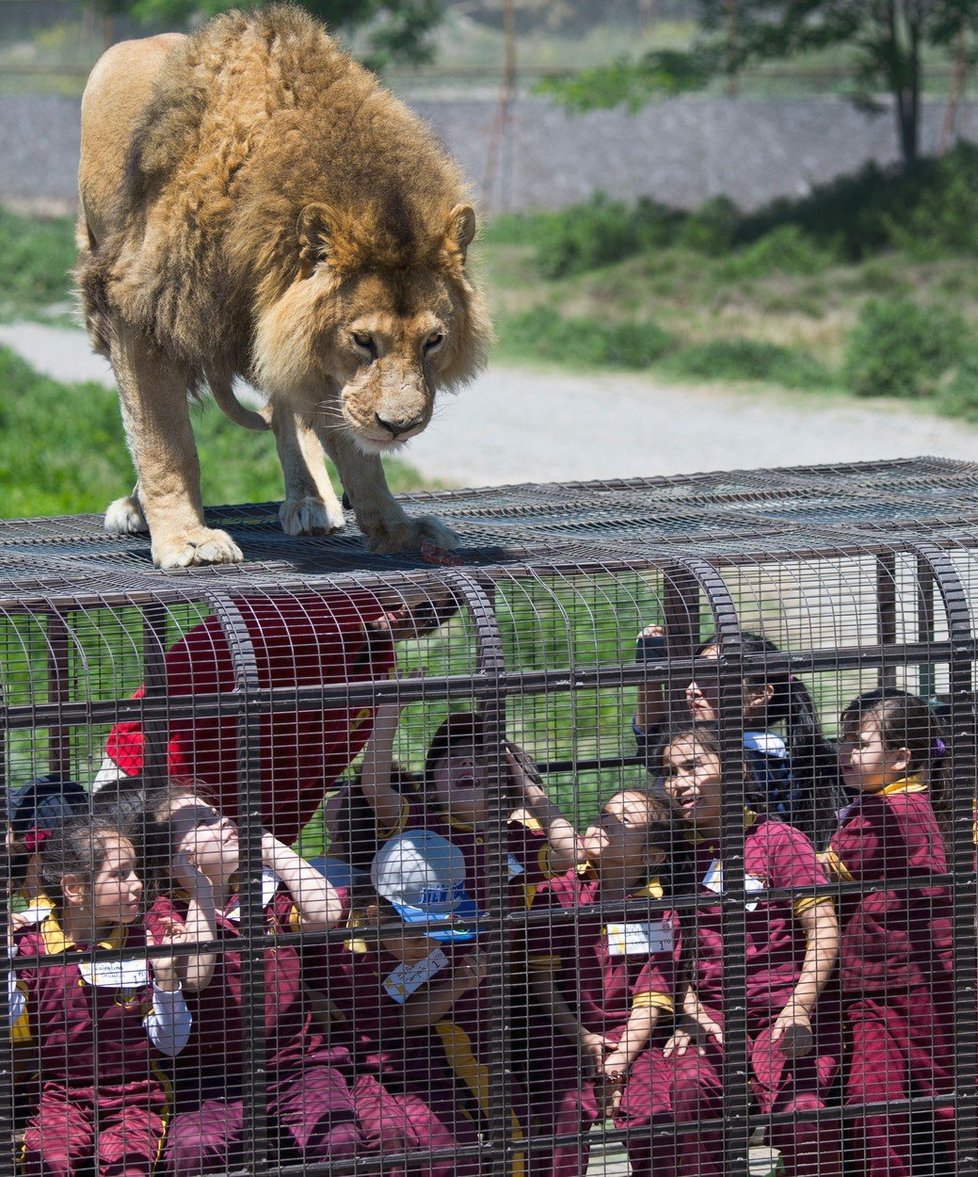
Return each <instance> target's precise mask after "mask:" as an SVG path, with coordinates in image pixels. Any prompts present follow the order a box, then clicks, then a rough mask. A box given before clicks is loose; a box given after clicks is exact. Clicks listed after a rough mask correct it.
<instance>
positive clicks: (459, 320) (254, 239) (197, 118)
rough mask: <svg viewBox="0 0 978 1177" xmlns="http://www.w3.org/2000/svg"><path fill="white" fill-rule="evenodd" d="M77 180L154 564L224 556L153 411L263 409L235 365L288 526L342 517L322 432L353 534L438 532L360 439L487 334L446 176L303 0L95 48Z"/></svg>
mask: <svg viewBox="0 0 978 1177" xmlns="http://www.w3.org/2000/svg"><path fill="white" fill-rule="evenodd" d="M79 189H80V198H81V217H80V220H79V230H78V238H79V251H80V252H79V265H78V281H79V288H80V290H81V294H82V300H83V303H84V308H85V313H86V319H87V322H88V327H89V332H90V335H91V337H92V341H93V345H94V346H95V347H96V348H97V349H98V350H100V351H102V352H104V353H105V354H107V355H108V356H109V357H110V359H112V362H113V366H114V368H115V370H116V375H117V377H118V379H119V384H120V392H121V396H122V403H123V416H124V419H125V421H126V426H127V434H128V438H129V444H130V448H131V449H132V451H133V455H134V458H135V460H136V464H137V468H138V473H139V486H138V491H139V496H138V499H139V503H138V506H139V507H140V508H141V509H142V511H143V512H144V513H145V518H146V522H147V523H148V525H149V528H150V531H151V533H152V539H153V549H154V559H156V562H157V563H160V564H163V565H164V566H167V565H173V564H183V563H196V562H205V561H209V560H212V559H216V560H227V559H237V558H240V553H238V551H237V549H236V547H235V546H234V545H233V542H232V541H230V539H229V538H227V537H224V533H220V532H210V531H208V530H207V529H206V528H204V526H203V520H202V514H201V509H200V502H199V486H198V485H197V483H198V474H197V470H196V454H195V452H194V451H193V443H192V437H190V441H189V450H188V443H187V438H188V436H189V424H188V425H187V427H186V428H184V424H183V422H182V420H181V421H178V422H176V424H175V426H174V428H173V429H172V430H171V429H170V428H169V427H168V424H167V423H168V421H169V419H170V418H171V417H172V416H173V415H174V414H176V413H178V410H177V408H176V407H175V406H176V405H177V402H178V401H180V402H181V403H182V404H183V411H184V412H185V411H186V395H187V394H188V393H191V394H192V393H194V392H195V391H197V390H198V389H199V388H201V387H203V386H204V385H205V384H207V385H209V386H210V387H211V388H212V390H213V391H214V392H215V395H216V397H217V399H218V401H219V403H221V405H222V407H223V408H224V409H225V411H226V412H228V414H229V415H230V416H232V418H233V419H236V420H238V422H239V423H243V424H248V425H250V427H252V428H254V427H258V428H261V427H262V425H263V424H264V422H263V421H262V420H261V419H260V418H258V417H257V415H256V414H250V413H248V411H247V410H244V409H242V408H241V407H240V406H239V405H237V402H235V401H234V399H233V396H232V394H231V382H232V380H233V378H234V377H235V376H238V375H240V376H244V377H247V378H249V379H251V380H252V381H253V382H255V383H256V384H258V386H259V387H260V388H261V389H262V390H263V391H264V392H265V394H266V395H267V396H268V398H269V404H270V409H269V411H268V412H267V413H266V414H264V416H266V417H269V418H270V419H271V424H272V427H273V429H274V430H275V433H276V441H277V443H278V447H279V453H280V456H281V458H282V464H283V469H284V472H285V478H286V504H285V506H284V508H283V525H284V526H285V527H286V529H287V530H290V531H300V530H329V529H331V528H332V527H334V526H338V525H339V524H340V523H341V522H342V516H341V514H340V513H339V507H338V504H336V502H335V496H333V495H332V491H331V490H330V489H329V486H328V481H327V480H326V478H325V474H324V472H323V471H321V470H317V469H315V467H316V465H317V463H318V464H319V466H321V464H322V448H323V447H325V449H326V451H327V452H328V453H329V454H330V456H332V457H333V458H334V460H335V461H336V463H337V466H338V468H339V471H340V475H341V477H342V479H343V481H344V484H345V485H346V487H347V489H348V491H349V493H350V496H351V498H352V501H353V506H354V509H355V511H356V513H357V517H358V521H359V522H360V524H361V526H362V527H363V529H364V531H365V533H366V534H367V537H368V540H369V541H370V542H371V544H372V546H374V547H376V548H378V549H381V550H400V549H405V548H413V547H416V546H417V545H418V543H419V542H420V541H421V539H422V538H424V537H425V536H428V537H429V538H433V539H435V540H436V541H439V542H445V543H448V542H451V536H450V533H448V532H447V531H446V529H444V527H443V526H441V525H440V524H438V523H437V521H435V520H408V519H407V517H406V516H405V515H404V513H403V512H402V511H401V509H400V508H399V507H398V506H397V504H396V503H395V502H394V500H393V499H392V498H391V496H390V494H389V492H388V491H387V488H386V484H385V483H384V480H383V474H382V470H381V466H380V463H379V460H378V458H377V455H378V454H379V453H381V452H385V451H388V450H391V449H393V448H395V447H396V446H397V445H399V444H400V443H401V442H402V441H403V440H404V438H406V437H408V436H412V435H414V434H416V433H417V432H419V431H420V429H423V428H424V427H425V425H427V423H428V421H429V420H430V416H431V412H432V408H433V400H434V395H435V392H436V390H437V389H438V388H446V387H447V388H451V387H454V386H457V385H459V384H461V383H463V382H464V381H466V380H467V379H469V378H470V377H471V376H472V375H473V374H475V373H476V372H477V371H478V370H479V368H480V367H481V365H482V364H483V362H484V359H485V349H486V345H487V343H488V340H489V336H490V327H489V322H488V317H487V314H486V309H485V305H484V302H483V300H482V298H481V296H480V294H479V292H478V291H477V289H476V288H475V287H474V285H473V284H472V282H471V281H470V279H469V276H468V273H467V271H466V250H467V247H468V245H469V243H470V241H471V238H472V235H473V233H474V219H473V217H472V212H471V209H469V208H468V207H467V205H466V204H465V186H464V184H463V182H462V178H461V175H460V173H459V171H458V169H457V168H456V166H455V165H454V164H453V163H452V162H451V160H449V159H448V157H447V156H446V155H445V153H444V152H443V150H442V149H441V148H440V146H439V145H438V143H437V142H436V140H435V139H434V137H433V136H432V135H431V133H430V132H429V131H428V130H427V128H426V127H425V126H424V124H423V123H422V122H421V121H420V120H419V119H418V118H417V117H416V116H415V115H413V114H412V113H411V112H410V111H408V110H407V108H406V107H404V106H403V105H402V104H401V103H400V102H398V101H397V99H395V98H394V97H393V96H392V95H391V94H389V93H388V92H387V91H385V90H384V89H383V88H382V87H381V86H380V85H379V83H378V82H377V81H376V79H375V78H374V77H373V76H372V75H371V74H370V73H369V72H368V71H366V70H364V69H363V68H362V67H360V66H359V65H357V64H356V63H355V62H353V61H352V60H351V59H350V58H349V57H347V56H346V55H345V54H343V53H342V52H341V51H340V50H339V49H338V47H337V46H336V44H335V43H334V42H333V41H332V40H331V39H330V37H329V36H328V35H327V34H326V32H325V31H324V29H323V28H322V27H321V26H320V25H318V24H317V23H316V22H315V21H313V20H312V19H311V18H310V17H309V16H308V15H307V14H305V13H304V12H303V11H302V10H300V9H298V8H293V7H287V6H285V7H275V8H270V9H266V10H264V11H262V12H259V13H255V14H248V15H244V14H241V13H236V12H232V13H229V14H227V15H224V16H221V17H219V18H217V19H216V20H214V21H212V22H211V23H210V24H208V25H207V26H205V27H204V28H203V29H202V30H200V31H199V32H198V33H196V34H195V35H194V36H192V37H189V38H184V37H180V36H177V35H173V34H168V35H166V36H164V37H156V38H148V39H147V40H145V41H140V42H128V43H124V44H123V45H119V46H115V47H114V48H113V49H112V50H110V51H109V53H108V54H106V55H105V57H103V59H102V60H101V61H100V62H99V64H98V65H97V66H96V68H95V70H94V71H93V74H92V78H91V79H90V81H89V85H88V87H87V89H86V94H85V97H84V99H83V106H82V164H81V169H80V173H79ZM363 338H366V339H367V340H368V341H369V347H370V352H369V354H368V352H367V351H365V350H364V348H363V347H361V346H360V343H359V342H358V341H360V340H362V339H363ZM178 392H182V395H180V396H178ZM161 446H162V448H163V450H164V451H166V452H164V454H163V455H162V457H161V455H160V454H159V453H158V451H159V449H160V447H161ZM126 501H127V502H128V500H126ZM317 504H318V505H317ZM320 508H321V509H320ZM121 514H122V515H126V512H122V513H121ZM115 517H116V518H118V517H120V512H119V511H116V512H115ZM126 517H129V516H128V515H126ZM215 537H216V538H215ZM221 537H224V538H223V539H222V538H221ZM224 539H227V542H226V543H225V542H224Z"/></svg>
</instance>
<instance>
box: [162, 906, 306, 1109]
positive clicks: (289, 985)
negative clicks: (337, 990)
mask: <svg viewBox="0 0 978 1177" xmlns="http://www.w3.org/2000/svg"><path fill="white" fill-rule="evenodd" d="M237 904H238V901H237V898H236V897H232V898H231V900H230V901H229V902H228V904H227V906H226V907H225V908H224V910H223V911H219V912H218V913H217V930H218V936H219V937H220V938H222V939H223V940H225V941H228V942H230V943H234V942H235V941H237V940H238V939H239V937H240V930H239V927H238V924H237V922H236V920H234V919H233V918H230V917H231V916H233V915H234V914H235V913H236V909H237ZM186 913H187V904H186V902H185V901H183V900H180V899H173V898H171V897H170V896H167V895H161V896H160V897H159V898H158V899H157V900H156V902H155V903H154V904H153V906H152V908H151V909H150V912H149V915H148V916H147V924H148V925H149V927H150V928H151V929H153V931H154V934H159V933H157V928H159V929H160V933H162V931H163V929H165V927H166V923H165V922H164V921H167V920H176V921H178V922H182V921H183V920H184V918H185V917H186ZM265 917H266V923H267V932H268V936H269V938H273V937H274V936H275V935H276V934H277V933H279V932H285V931H296V930H297V923H296V918H295V917H296V909H295V904H294V903H293V900H292V897H291V895H289V894H288V892H287V891H285V890H283V889H279V890H278V891H277V892H276V893H275V895H274V896H273V898H272V899H271V902H269V903H268V905H267V906H266V908H265ZM263 955H264V960H265V1052H266V1059H267V1064H268V1067H269V1069H270V1070H273V1071H274V1070H277V1069H280V1068H285V1067H289V1066H294V1065H297V1064H301V1063H302V1062H303V1061H307V1060H308V1059H309V1058H310V1057H311V1056H314V1055H315V1052H317V1051H318V1050H320V1049H321V1048H322V1047H323V1035H322V1034H320V1033H319V1032H317V1031H316V1030H315V1029H314V1028H313V1022H312V1015H311V1013H310V1012H309V1010H308V1009H307V1004H308V1003H307V1002H306V1000H305V997H304V993H303V988H302V967H301V961H300V958H299V954H298V952H297V951H296V950H295V948H293V947H291V946H283V947H278V948H267V949H265V951H264V954H263ZM186 999H187V1005H188V1007H189V1008H190V1012H191V1014H192V1016H193V1029H192V1030H191V1032H190V1041H189V1042H188V1043H187V1046H186V1048H185V1049H184V1050H183V1052H182V1053H181V1054H180V1057H179V1058H178V1060H177V1066H178V1069H179V1072H180V1073H181V1074H183V1075H186V1076H188V1077H191V1076H195V1075H200V1076H201V1077H203V1078H204V1079H205V1080H206V1079H208V1078H214V1077H218V1078H220V1080H221V1082H222V1083H226V1084H227V1085H228V1086H232V1085H234V1084H237V1083H240V1080H241V1075H242V1070H243V1067H244V1066H245V1065H246V1055H245V1052H246V1049H247V1045H248V1034H249V1030H248V1025H247V1023H246V1021H245V1019H244V1015H243V1011H242V1006H241V953H240V952H238V951H235V950H234V949H233V948H227V949H225V950H224V951H222V952H219V953H218V954H217V959H216V962H215V965H214V975H213V977H212V978H211V981H210V984H209V985H208V986H207V987H206V988H205V989H203V990H201V992H199V993H187V994H186Z"/></svg>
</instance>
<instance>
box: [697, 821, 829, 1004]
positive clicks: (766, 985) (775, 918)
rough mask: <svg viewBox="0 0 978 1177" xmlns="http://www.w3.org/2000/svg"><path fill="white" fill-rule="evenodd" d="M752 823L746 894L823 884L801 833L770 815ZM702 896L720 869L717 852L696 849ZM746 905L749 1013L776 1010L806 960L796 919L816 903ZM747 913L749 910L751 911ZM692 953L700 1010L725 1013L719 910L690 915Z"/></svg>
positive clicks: (708, 846)
mask: <svg viewBox="0 0 978 1177" xmlns="http://www.w3.org/2000/svg"><path fill="white" fill-rule="evenodd" d="M752 818H753V824H751V825H750V826H749V828H748V829H747V830H746V832H745V834H744V874H745V875H746V876H747V886H748V888H749V889H750V888H754V889H756V890H760V889H768V888H770V889H775V888H783V887H812V886H819V885H820V884H823V883H825V882H827V879H826V876H825V871H824V870H823V869H822V867H821V865H820V864H819V861H818V859H817V857H816V855H815V849H814V847H813V846H812V844H811V842H810V841H809V840H808V839H807V838H806V837H805V835H804V834H803V833H801V831H800V830H796V829H795V828H794V826H790V825H787V824H786V823H785V822H782V821H777V820H775V819H772V818H768V817H763V816H761V817H756V818H754V817H753V815H749V816H748V821H750V820H751V819H752ZM694 857H695V869H696V873H697V877H698V879H699V880H700V887H701V890H702V891H703V892H704V893H706V892H708V891H711V890H713V889H714V888H711V887H707V886H706V885H705V884H704V881H703V880H705V879H706V878H707V877H708V875H709V874H710V873H711V872H712V873H713V874H714V876H715V865H716V864H718V863H719V848H718V846H717V844H715V843H710V842H701V843H699V844H698V845H697V846H696V848H695V852H694ZM747 899H748V908H749V909H748V911H747V912H746V932H747V934H746V938H745V941H744V963H745V966H746V970H747V1007H748V1010H749V1011H750V1012H752V1013H756V1014H759V1015H760V1014H763V1015H768V1014H771V1013H778V1012H780V1011H781V1010H782V1009H783V1008H784V1006H785V1004H786V1003H787V1002H788V1000H789V998H790V997H791V994H792V991H793V990H794V987H795V985H796V984H797V983H798V978H799V976H800V975H801V966H802V962H803V961H804V959H805V933H804V930H803V929H802V927H801V924H800V923H799V921H798V918H797V917H798V915H799V914H800V913H801V912H802V911H804V910H805V909H806V908H807V907H810V906H812V905H813V904H815V903H817V902H819V899H818V897H813V896H802V897H799V898H798V899H795V900H794V901H792V900H791V899H777V900H767V899H763V898H761V899H758V900H757V901H756V903H755V902H754V901H753V900H752V899H751V896H750V894H748V896H747ZM751 908H752V910H751ZM692 918H693V919H694V920H695V927H696V948H695V959H694V980H693V984H694V985H695V988H696V990H697V993H698V994H699V998H700V1001H702V1002H703V1003H704V1005H708V1006H712V1007H714V1008H716V1009H722V1008H723V921H722V906H721V904H719V903H717V904H716V905H715V906H708V907H700V908H698V909H697V911H696V913H695V916H694V917H692Z"/></svg>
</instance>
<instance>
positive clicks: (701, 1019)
mask: <svg viewBox="0 0 978 1177" xmlns="http://www.w3.org/2000/svg"><path fill="white" fill-rule="evenodd" d="M683 1013H684V1014H685V1015H686V1017H687V1018H688V1019H689V1020H690V1022H691V1023H692V1025H693V1027H694V1028H695V1036H698V1037H699V1040H700V1041H701V1042H702V1040H703V1036H704V1035H705V1036H706V1037H707V1038H712V1039H713V1041H714V1042H715V1043H716V1044H717V1046H720V1047H722V1046H723V1027H722V1026H721V1025H720V1024H719V1022H716V1021H714V1019H713V1018H711V1017H710V1015H709V1014H708V1013H707V1012H706V1010H705V1009H704V1008H703V1006H702V1005H700V1001H699V998H698V997H697V996H696V994H695V993H693V992H692V990H690V992H688V993H687V994H686V996H685V998H684V999H683Z"/></svg>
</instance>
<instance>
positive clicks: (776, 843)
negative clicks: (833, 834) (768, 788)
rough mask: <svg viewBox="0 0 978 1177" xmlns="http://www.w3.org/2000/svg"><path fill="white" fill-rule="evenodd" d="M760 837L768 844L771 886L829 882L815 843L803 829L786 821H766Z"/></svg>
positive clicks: (765, 844) (765, 850)
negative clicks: (812, 842)
mask: <svg viewBox="0 0 978 1177" xmlns="http://www.w3.org/2000/svg"><path fill="white" fill-rule="evenodd" d="M757 837H758V838H759V839H760V840H761V842H762V845H763V848H764V857H765V859H766V867H767V869H766V871H765V880H766V882H767V885H768V886H769V887H771V888H778V887H818V886H821V885H822V884H824V883H827V882H828V879H827V877H826V874H825V870H824V869H823V867H822V864H821V863H820V862H819V861H818V858H817V857H816V854H815V847H814V846H813V845H812V844H811V842H810V841H809V840H808V838H806V837H805V835H804V834H803V833H802V832H801V830H796V829H795V827H794V826H789V825H787V824H786V823H785V822H781V821H766V822H765V823H764V825H763V826H762V827H761V829H760V830H759V831H758V834H757ZM748 869H750V868H749V867H748Z"/></svg>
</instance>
